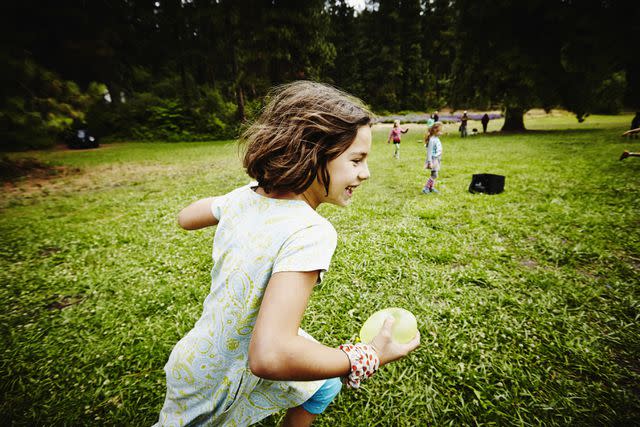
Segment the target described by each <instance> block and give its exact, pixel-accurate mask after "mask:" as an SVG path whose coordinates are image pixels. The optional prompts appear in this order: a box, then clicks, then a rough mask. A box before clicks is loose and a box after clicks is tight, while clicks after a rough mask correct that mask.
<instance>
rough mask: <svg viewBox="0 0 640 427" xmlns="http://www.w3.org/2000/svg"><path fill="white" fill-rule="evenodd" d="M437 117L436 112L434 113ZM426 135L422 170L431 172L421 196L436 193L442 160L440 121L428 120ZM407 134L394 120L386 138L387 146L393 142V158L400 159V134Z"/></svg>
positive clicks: (398, 121)
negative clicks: (425, 154) (424, 158)
mask: <svg viewBox="0 0 640 427" xmlns="http://www.w3.org/2000/svg"><path fill="white" fill-rule="evenodd" d="M436 117H437V112H436ZM427 126H428V129H427V133H426V134H425V137H424V146H425V147H426V149H427V158H426V160H425V162H424V168H425V169H429V170H430V171H431V173H430V176H429V178H428V179H427V182H426V183H425V184H424V187H422V193H423V194H431V193H438V192H439V191H438V190H437V189H436V188H435V184H436V180H437V179H438V172H439V171H440V162H441V160H442V141H440V135H442V130H443V124H442V122H441V121H438V120H436V121H433V119H430V120H429V122H428V124H427ZM407 132H409V129H408V128H407V129H402V128H401V127H400V120H394V122H393V127H392V128H391V132H389V138H387V144H389V143H390V142H392V141H393V145H394V147H395V149H394V152H393V157H394V158H396V159H399V158H400V142H401V139H402V138H401V134H403V133H407Z"/></svg>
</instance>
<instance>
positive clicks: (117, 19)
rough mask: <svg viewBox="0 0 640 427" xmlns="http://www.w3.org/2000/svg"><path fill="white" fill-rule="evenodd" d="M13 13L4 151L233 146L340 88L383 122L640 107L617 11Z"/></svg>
mask: <svg viewBox="0 0 640 427" xmlns="http://www.w3.org/2000/svg"><path fill="white" fill-rule="evenodd" d="M2 7H3V9H4V10H3V13H2V18H0V19H2V25H3V37H2V43H1V45H0V58H1V59H2V60H3V64H4V66H3V68H2V72H1V73H0V78H1V79H2V87H3V92H4V94H3V98H2V104H1V105H0V124H1V127H0V129H1V131H2V136H1V146H2V148H3V149H18V148H29V147H39V146H46V145H47V144H51V143H53V142H55V141H56V140H59V138H60V135H62V134H63V133H64V132H65V131H68V130H69V129H71V128H73V126H78V125H86V124H87V123H88V125H89V126H90V127H91V129H92V130H93V132H96V133H97V134H98V135H100V136H102V137H111V138H120V139H131V138H133V139H142V140H154V139H161V140H195V139H210V138H226V137H233V136H234V135H235V134H236V133H237V129H238V126H239V125H240V124H241V123H242V122H243V121H244V120H246V119H247V118H250V117H251V116H253V115H254V114H256V112H257V111H259V110H260V108H261V105H262V99H263V97H264V95H265V93H266V91H267V90H268V88H270V87H272V86H274V85H277V84H280V83H284V82H287V81H291V80H296V79H311V80H320V81H324V82H329V83H331V84H334V85H336V86H338V87H340V88H343V89H345V90H346V91H348V92H350V93H353V94H354V95H356V96H359V97H361V98H362V99H363V100H365V101H366V102H367V103H369V104H370V106H371V107H372V108H373V109H374V110H375V111H377V112H381V113H384V112H400V111H425V110H427V109H433V108H441V107H443V106H450V107H454V108H464V109H470V108H482V109H486V108H501V109H503V110H504V111H505V114H506V121H505V129H509V130H518V129H524V125H523V121H522V116H523V114H524V112H525V111H526V110H527V109H529V108H532V107H542V108H552V107H556V106H562V107H564V108H567V109H569V110H571V111H573V112H575V113H576V116H577V118H578V120H583V119H584V117H586V116H587V115H588V114H589V113H593V112H605V113H615V112H618V111H619V110H620V109H621V108H623V106H626V107H628V108H636V107H637V106H638V103H639V102H640V101H639V100H640V82H639V81H638V79H639V76H640V65H639V63H640V61H639V58H638V56H637V55H634V54H632V53H631V46H632V42H633V41H634V40H639V39H640V31H639V26H638V22H640V19H639V18H640V16H639V14H640V12H639V10H640V9H639V8H637V7H634V6H632V5H631V2H611V1H608V0H581V1H575V0H530V1H526V2H522V1H516V0H513V1H512V0H496V1H494V2H492V3H489V4H487V3H484V2H476V1H471V0H377V1H367V2H366V8H365V9H364V10H359V11H357V10H355V9H354V8H353V7H352V6H350V5H349V4H347V3H346V2H345V1H344V0H305V1H298V0H155V1H154V0H146V1H140V0H95V1H81V0H61V1H58V2H46V1H41V0H40V1H36V0H22V1H21V2H7V3H6V4H5V5H4V6H2Z"/></svg>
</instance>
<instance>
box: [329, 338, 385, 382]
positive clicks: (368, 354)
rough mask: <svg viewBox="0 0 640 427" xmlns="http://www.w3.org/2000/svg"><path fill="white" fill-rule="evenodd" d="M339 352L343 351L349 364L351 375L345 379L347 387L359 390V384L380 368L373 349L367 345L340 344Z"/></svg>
mask: <svg viewBox="0 0 640 427" xmlns="http://www.w3.org/2000/svg"><path fill="white" fill-rule="evenodd" d="M339 348H340V350H342V351H344V352H345V354H346V355H347V356H348V357H349V362H350V363H351V373H350V374H349V376H348V377H347V387H349V388H359V387H360V382H361V381H363V380H366V379H367V378H370V377H371V376H373V374H375V372H376V371H377V370H378V368H379V367H380V359H379V358H378V354H377V353H376V351H375V350H374V348H373V347H372V346H370V345H368V344H362V343H358V344H349V343H346V344H342V345H341V346H340V347H339Z"/></svg>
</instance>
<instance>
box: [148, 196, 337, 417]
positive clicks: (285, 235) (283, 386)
mask: <svg viewBox="0 0 640 427" xmlns="http://www.w3.org/2000/svg"><path fill="white" fill-rule="evenodd" d="M211 210H212V213H213V215H214V216H215V217H216V218H218V219H219V223H218V226H217V230H216V234H215V238H214V242H213V262H214V265H213V269H212V270H211V278H212V281H211V290H210V293H209V295H208V296H207V298H206V300H205V302H204V307H203V311H202V316H201V317H200V319H199V320H198V321H197V322H196V324H195V326H194V327H193V329H191V331H189V332H188V333H187V335H186V336H185V337H184V338H182V339H181V340H180V341H179V342H178V343H177V344H176V346H175V347H174V349H173V351H172V352H171V355H170V356H169V361H168V362H167V364H166V366H165V368H164V369H165V373H166V378H167V394H166V398H165V402H164V406H163V408H162V411H161V412H160V418H159V421H158V423H157V424H156V425H157V426H186V425H197V426H200V425H211V426H213V425H215V426H246V425H250V424H253V423H255V422H257V421H259V420H261V419H262V418H265V417H267V416H268V415H270V414H272V413H274V412H277V411H280V410H282V409H285V408H291V407H294V406H299V405H301V404H302V403H304V402H305V401H306V400H308V399H309V398H310V397H311V396H312V395H313V394H314V393H315V392H316V391H317V390H318V389H319V388H320V387H321V386H322V384H324V381H325V380H320V381H269V380H264V379H261V378H258V377H256V376H255V375H253V374H252V373H251V371H250V369H249V366H248V354H249V341H250V339H251V333H252V331H253V327H254V324H255V321H256V317H257V315H258V310H259V309H260V303H261V301H262V296H263V294H264V291H265V289H266V286H267V283H268V282H269V279H270V277H271V275H272V274H273V273H276V272H280V271H314V270H320V271H321V273H320V279H319V281H320V280H321V277H322V274H323V272H324V271H326V270H327V269H328V268H329V263H330V261H331V257H332V256H333V252H334V250H335V247H336V242H337V236H336V232H335V229H334V228H333V226H332V225H331V224H330V223H329V222H328V221H327V220H326V219H325V218H323V217H321V216H320V215H319V214H318V213H316V211H315V210H313V209H312V208H311V207H310V206H309V205H307V203H305V202H304V201H300V200H279V199H271V198H267V197H263V196H261V195H259V194H257V193H256V192H255V191H253V188H252V187H251V185H247V186H245V187H241V188H238V189H236V190H234V191H232V192H230V193H228V194H226V195H224V196H221V197H217V198H216V199H215V200H214V202H213V203H212V206H211ZM299 333H300V335H303V336H305V337H307V338H309V339H313V338H311V337H310V336H309V335H308V334H306V333H305V332H304V331H302V330H300V332H299Z"/></svg>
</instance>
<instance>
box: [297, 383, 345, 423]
mask: <svg viewBox="0 0 640 427" xmlns="http://www.w3.org/2000/svg"><path fill="white" fill-rule="evenodd" d="M341 388H342V381H340V378H330V379H328V380H326V381H325V382H324V384H322V387H320V388H319V389H318V391H316V392H315V393H314V395H313V396H311V397H310V398H309V400H307V401H306V402H304V403H303V404H302V407H303V408H304V410H305V411H307V412H309V413H311V414H314V415H318V414H321V413H323V412H324V410H325V409H327V406H329V404H330V403H331V402H332V401H333V399H334V398H335V397H336V396H337V395H338V393H340V389H341Z"/></svg>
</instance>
